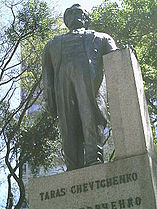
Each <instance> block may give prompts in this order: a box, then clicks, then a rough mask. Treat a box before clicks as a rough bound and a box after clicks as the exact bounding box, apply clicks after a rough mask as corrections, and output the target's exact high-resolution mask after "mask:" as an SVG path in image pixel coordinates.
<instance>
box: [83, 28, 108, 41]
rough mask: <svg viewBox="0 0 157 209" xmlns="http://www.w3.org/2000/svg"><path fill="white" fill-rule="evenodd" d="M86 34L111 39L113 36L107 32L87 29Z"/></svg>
mask: <svg viewBox="0 0 157 209" xmlns="http://www.w3.org/2000/svg"><path fill="white" fill-rule="evenodd" d="M86 34H87V35H89V36H91V35H92V36H94V37H95V38H100V39H110V38H111V36H110V35H108V34H107V33H102V32H97V31H94V30H86Z"/></svg>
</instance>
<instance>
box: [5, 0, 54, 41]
mask: <svg viewBox="0 0 157 209" xmlns="http://www.w3.org/2000/svg"><path fill="white" fill-rule="evenodd" d="M55 19H56V17H55V15H54V17H52V16H51V13H50V10H49V9H48V7H47V4H46V3H45V2H42V1H39V0H30V1H26V3H25V2H24V3H23V7H22V9H21V10H19V11H18V12H17V15H16V19H15V20H14V24H12V25H11V26H10V27H9V28H8V29H7V31H6V32H7V35H8V38H9V39H10V40H11V41H12V42H15V41H17V40H18V39H19V38H20V39H21V38H23V36H26V35H30V34H31V36H34V35H38V36H40V37H42V38H43V39H44V38H45V37H46V36H47V33H48V32H49V31H50V29H51V27H52V25H53V24H55Z"/></svg>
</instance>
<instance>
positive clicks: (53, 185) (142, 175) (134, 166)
mask: <svg viewBox="0 0 157 209" xmlns="http://www.w3.org/2000/svg"><path fill="white" fill-rule="evenodd" d="M151 162H152V161H151V160H150V157H148V155H147V154H144V155H140V156H135V157H130V158H126V159H120V160H117V161H114V162H111V163H107V164H101V165H95V166H91V167H88V168H82V169H78V170H74V171H70V172H65V173H62V174H58V175H54V176H48V177H39V178H35V179H31V180H30V182H29V204H30V207H29V208H30V209H123V208H125V209H128V208H130V209H156V208H157V207H156V198H155V196H156V195H155V190H154V185H153V181H152V170H151Z"/></svg>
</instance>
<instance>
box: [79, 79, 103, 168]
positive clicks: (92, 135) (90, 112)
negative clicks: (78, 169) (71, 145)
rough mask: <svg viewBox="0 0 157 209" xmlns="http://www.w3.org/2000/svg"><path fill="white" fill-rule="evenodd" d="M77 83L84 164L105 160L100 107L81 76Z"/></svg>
mask: <svg viewBox="0 0 157 209" xmlns="http://www.w3.org/2000/svg"><path fill="white" fill-rule="evenodd" d="M75 84H76V88H75V91H76V95H77V100H78V109H79V113H80V119H81V124H82V133H83V138H84V166H88V165H92V164H97V163H101V162H103V149H102V143H101V136H100V133H99V130H98V124H99V123H98V118H97V112H98V109H97V108H98V107H97V106H96V104H95V102H96V101H95V98H94V97H93V98H92V93H91V92H90V91H92V89H89V88H88V86H87V85H86V83H85V82H84V80H81V78H80V79H79V80H78V84H77V83H76V82H75Z"/></svg>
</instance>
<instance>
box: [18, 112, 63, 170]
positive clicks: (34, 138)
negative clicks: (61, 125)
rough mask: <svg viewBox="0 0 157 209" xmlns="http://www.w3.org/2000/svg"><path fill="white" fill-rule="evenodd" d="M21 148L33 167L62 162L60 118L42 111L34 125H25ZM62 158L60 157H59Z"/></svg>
mask: <svg viewBox="0 0 157 209" xmlns="http://www.w3.org/2000/svg"><path fill="white" fill-rule="evenodd" d="M19 143H20V149H21V153H22V155H23V156H25V157H26V159H27V161H28V163H29V165H31V167H32V169H37V168H38V167H40V166H43V167H44V168H45V169H48V168H50V167H52V166H53V165H54V164H55V163H56V162H57V161H59V162H61V161H60V160H61V138H60V132H59V129H58V120H57V119H53V118H52V117H51V116H50V115H49V113H48V112H45V111H44V112H41V113H40V114H38V116H37V117H36V118H35V120H34V122H33V124H32V125H30V124H28V125H27V126H23V128H22V129H21V131H20V137H19ZM59 158H60V159H59Z"/></svg>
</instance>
